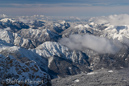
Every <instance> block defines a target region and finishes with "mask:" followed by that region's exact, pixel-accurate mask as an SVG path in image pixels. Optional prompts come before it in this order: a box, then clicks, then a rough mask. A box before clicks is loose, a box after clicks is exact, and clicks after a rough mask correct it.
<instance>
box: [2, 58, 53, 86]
mask: <svg viewBox="0 0 129 86" xmlns="http://www.w3.org/2000/svg"><path fill="white" fill-rule="evenodd" d="M0 76H1V77H0V81H2V83H0V85H2V86H3V85H9V84H10V85H11V84H12V85H13V86H19V85H29V86H33V85H39V86H42V85H43V86H48V84H51V82H50V76H49V75H48V74H47V73H45V72H43V71H41V70H40V68H39V67H38V65H37V64H36V63H35V62H34V61H27V62H25V63H22V62H19V61H18V60H17V59H16V58H15V57H13V56H11V55H10V56H8V57H5V56H3V55H0ZM14 80H17V81H20V82H21V83H18V82H13V83H12V81H14ZM26 80H31V81H32V82H33V83H29V81H28V82H27V81H26ZM8 81H10V82H8ZM34 81H37V82H34ZM38 81H40V83H38ZM40 84H41V85H40Z"/></svg>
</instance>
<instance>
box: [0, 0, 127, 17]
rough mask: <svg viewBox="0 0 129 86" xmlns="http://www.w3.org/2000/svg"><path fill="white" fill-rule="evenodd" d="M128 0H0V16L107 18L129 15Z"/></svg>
mask: <svg viewBox="0 0 129 86" xmlns="http://www.w3.org/2000/svg"><path fill="white" fill-rule="evenodd" d="M128 8H129V1H128V0H0V14H7V15H13V16H15V15H35V14H36V15H46V16H78V17H79V16H84V17H92V16H107V15H112V14H129V10H128Z"/></svg>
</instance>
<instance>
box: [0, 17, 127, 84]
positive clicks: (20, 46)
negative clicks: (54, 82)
mask: <svg viewBox="0 0 129 86" xmlns="http://www.w3.org/2000/svg"><path fill="white" fill-rule="evenodd" d="M122 16H123V17H122ZM128 16H129V15H112V16H108V17H94V18H91V19H90V20H89V21H84V20H83V22H80V21H81V19H79V20H78V21H74V22H73V21H72V22H70V21H69V22H67V19H66V20H64V19H63V20H55V19H53V21H52V19H50V18H47V17H45V16H38V15H35V16H31V17H16V18H9V17H2V18H1V19H0V57H1V58H0V62H1V63H2V64H3V66H2V65H0V68H1V70H0V73H1V74H2V73H3V72H4V71H6V72H4V75H7V76H8V77H9V78H14V79H32V77H33V80H42V79H47V81H48V82H49V81H50V78H49V75H50V76H51V78H58V77H67V76H68V75H76V74H80V73H88V72H91V71H95V70H99V69H104V68H105V69H123V68H127V67H128V66H129V53H128V51H129V35H128V32H129V24H128V23H127V19H126V17H127V18H128ZM118 20H119V21H120V22H118V23H117V22H116V21H118ZM6 64H7V68H6V67H4V66H5V65H6ZM17 66H18V67H17ZM20 70H21V71H20ZM7 71H8V72H7ZM10 73H11V74H13V75H11V74H10ZM18 73H19V74H18ZM19 77H20V78H19ZM3 78H4V79H6V78H5V77H4V76H2V78H1V79H3ZM49 84H50V83H49ZM48 86H51V85H48Z"/></svg>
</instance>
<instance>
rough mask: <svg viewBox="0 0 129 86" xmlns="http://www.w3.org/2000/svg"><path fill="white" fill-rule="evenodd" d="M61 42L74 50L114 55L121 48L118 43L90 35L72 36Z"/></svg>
mask: <svg viewBox="0 0 129 86" xmlns="http://www.w3.org/2000/svg"><path fill="white" fill-rule="evenodd" d="M59 42H60V43H61V44H62V45H65V46H67V47H68V48H70V49H72V50H84V49H86V48H89V49H92V50H94V51H96V52H98V53H111V54H114V53H116V52H117V51H119V49H120V48H121V44H120V42H118V41H113V40H109V39H106V38H103V37H97V36H93V35H88V34H86V35H70V36H69V38H62V39H61V40H59Z"/></svg>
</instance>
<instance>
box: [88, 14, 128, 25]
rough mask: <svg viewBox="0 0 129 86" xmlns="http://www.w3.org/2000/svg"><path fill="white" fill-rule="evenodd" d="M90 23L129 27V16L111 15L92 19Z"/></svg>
mask: <svg viewBox="0 0 129 86" xmlns="http://www.w3.org/2000/svg"><path fill="white" fill-rule="evenodd" d="M90 21H93V22H95V23H97V24H104V23H109V24H112V25H116V26H120V25H129V15H128V14H120V15H110V16H106V17H105V16H103V17H94V18H91V19H90Z"/></svg>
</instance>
